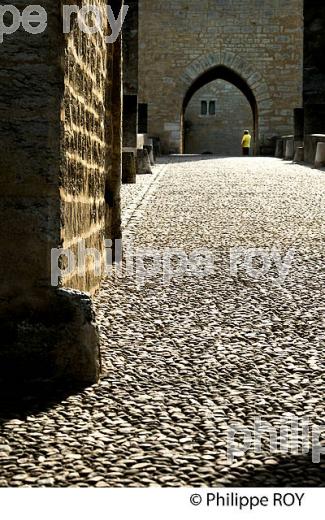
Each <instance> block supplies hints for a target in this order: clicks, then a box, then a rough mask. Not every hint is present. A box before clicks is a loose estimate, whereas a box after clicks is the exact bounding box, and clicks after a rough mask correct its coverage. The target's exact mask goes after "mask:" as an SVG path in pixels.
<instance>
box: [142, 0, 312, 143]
mask: <svg viewBox="0 0 325 520" xmlns="http://www.w3.org/2000/svg"><path fill="white" fill-rule="evenodd" d="M302 28H303V2H302V0H288V1H286V2H284V1H282V0H265V1H263V2H261V1H259V0H254V1H252V2H249V4H247V3H245V2H242V1H241V0H229V1H225V0H186V1H185V0H179V1H168V2H164V3H161V2H160V1H158V0H140V41H141V45H140V59H139V62H140V101H141V102H143V103H148V105H149V133H150V134H152V135H157V136H159V137H160V138H161V140H162V145H163V149H164V151H165V152H169V151H179V150H180V148H181V145H180V143H181V140H182V139H181V137H182V136H181V134H182V126H181V115H182V105H183V100H184V97H185V95H186V93H187V92H188V90H189V89H190V87H191V85H193V82H195V81H196V80H197V79H198V78H199V77H200V76H202V75H203V74H205V73H207V72H209V71H214V70H215V71H217V68H218V67H219V66H220V65H221V66H224V67H226V68H228V69H229V70H231V71H233V72H234V73H236V74H237V76H238V77H239V78H241V79H243V80H244V82H245V85H247V86H248V87H249V89H250V91H251V92H252V94H253V96H254V98H255V99H256V102H257V109H258V122H257V123H258V129H257V131H258V137H259V142H260V143H261V144H264V142H268V140H269V139H270V138H271V137H273V136H274V135H278V134H280V135H282V134H285V133H291V132H292V125H293V109H294V108H296V107H299V106H301V102H302V100H301V92H302V48H303V30H302ZM211 79H218V76H216V77H212V78H211V77H210V78H209V80H210V81H211ZM200 86H202V85H200Z"/></svg>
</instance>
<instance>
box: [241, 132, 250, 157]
mask: <svg viewBox="0 0 325 520" xmlns="http://www.w3.org/2000/svg"><path fill="white" fill-rule="evenodd" d="M251 140H252V136H251V134H250V133H249V130H245V132H244V135H243V139H242V142H241V146H242V150H243V155H249V150H250V147H251Z"/></svg>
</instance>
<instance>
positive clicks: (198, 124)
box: [184, 79, 254, 156]
mask: <svg viewBox="0 0 325 520" xmlns="http://www.w3.org/2000/svg"><path fill="white" fill-rule="evenodd" d="M253 126H254V122H253V113H252V110H251V107H250V104H249V102H248V101H247V99H246V97H245V96H244V95H243V94H242V92H240V90H239V89H238V88H237V87H235V86H234V85H232V84H231V83H229V82H227V81H224V80H221V79H218V80H216V81H212V82H211V83H209V84H208V85H206V86H205V87H202V88H201V89H200V90H198V91H197V92H196V94H194V96H193V97H192V99H191V100H190V102H189V104H188V105H187V108H186V111H185V114H184V152H185V153H189V154H191V153H200V154H201V153H212V154H215V155H223V156H239V155H241V140H242V136H243V132H244V130H246V129H248V130H250V131H251V132H252V130H253ZM252 147H254V143H253V144H252Z"/></svg>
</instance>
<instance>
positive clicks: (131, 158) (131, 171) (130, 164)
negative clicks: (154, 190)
mask: <svg viewBox="0 0 325 520" xmlns="http://www.w3.org/2000/svg"><path fill="white" fill-rule="evenodd" d="M122 157H123V164H122V183H123V184H135V183H136V179H137V163H136V152H133V151H132V152H124V151H123V156H122Z"/></svg>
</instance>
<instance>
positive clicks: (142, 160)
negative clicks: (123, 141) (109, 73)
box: [137, 148, 152, 175]
mask: <svg viewBox="0 0 325 520" xmlns="http://www.w3.org/2000/svg"><path fill="white" fill-rule="evenodd" d="M137 165H138V168H137V170H138V175H151V174H152V170H151V165H150V159H149V154H148V151H147V150H146V149H145V148H140V149H138V151H137Z"/></svg>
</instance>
